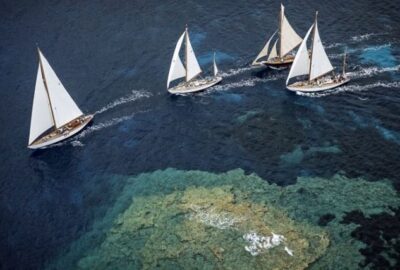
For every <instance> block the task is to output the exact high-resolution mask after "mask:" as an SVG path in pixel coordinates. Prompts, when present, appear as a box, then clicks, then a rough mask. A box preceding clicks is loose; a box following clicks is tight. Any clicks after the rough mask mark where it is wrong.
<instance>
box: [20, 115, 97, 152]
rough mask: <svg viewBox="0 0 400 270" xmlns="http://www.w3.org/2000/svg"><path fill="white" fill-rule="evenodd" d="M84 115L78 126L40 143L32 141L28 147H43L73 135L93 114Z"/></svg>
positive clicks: (85, 124)
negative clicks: (83, 119)
mask: <svg viewBox="0 0 400 270" xmlns="http://www.w3.org/2000/svg"><path fill="white" fill-rule="evenodd" d="M84 117H85V121H84V122H83V123H82V124H81V125H79V126H78V127H76V128H74V129H72V130H70V131H69V132H68V131H67V132H63V133H62V134H59V135H57V136H54V138H53V139H48V140H46V141H45V142H42V143H33V144H31V145H28V148H30V149H39V148H45V147H46V146H49V145H52V144H55V143H57V142H60V141H63V140H65V139H68V138H70V137H72V136H74V135H75V134H76V133H78V132H79V131H81V130H82V129H83V128H84V127H86V126H87V124H89V123H90V121H91V120H92V119H93V115H86V116H84Z"/></svg>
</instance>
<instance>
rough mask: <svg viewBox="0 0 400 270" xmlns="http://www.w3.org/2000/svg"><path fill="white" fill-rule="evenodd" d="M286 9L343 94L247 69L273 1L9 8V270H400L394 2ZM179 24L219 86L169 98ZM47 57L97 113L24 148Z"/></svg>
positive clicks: (1, 255)
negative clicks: (83, 124)
mask: <svg viewBox="0 0 400 270" xmlns="http://www.w3.org/2000/svg"><path fill="white" fill-rule="evenodd" d="M284 4H285V5H286V14H287V17H288V19H289V21H290V23H291V24H292V26H293V27H294V28H295V29H296V31H297V32H298V33H299V34H300V35H301V36H303V35H304V34H305V32H306V31H307V29H308V28H309V27H310V25H311V24H312V22H313V20H314V13H315V10H318V11H319V30H320V34H321V38H322V40H323V42H324V45H325V47H326V50H327V53H328V55H329V57H330V58H331V60H332V63H333V65H334V66H336V67H337V69H338V71H340V70H341V62H342V58H341V57H342V53H343V52H344V51H347V52H348V54H349V57H348V72H349V73H350V76H351V78H352V81H351V82H350V83H349V84H347V85H345V86H342V87H339V88H337V89H334V90H330V91H327V92H324V93H318V94H304V95H299V94H295V93H291V92H289V91H286V90H285V79H286V76H287V71H272V70H260V69H253V68H250V67H249V64H250V63H251V62H252V60H253V58H254V57H255V56H256V55H257V53H258V51H259V50H260V49H261V48H262V46H263V45H264V42H265V41H266V40H267V38H268V37H269V35H271V34H272V33H273V32H274V31H275V29H276V27H277V15H278V11H279V5H280V2H279V1H256V0H250V1H223V0H215V1H208V0H205V1H154V0H150V1H103V0H96V1H84V2H83V1H73V0H65V1H64V0H63V1H61V0H60V1H41V2H40V3H34V2H32V1H25V0H23V1H11V2H10V1H8V2H5V1H3V2H1V3H0V15H1V16H0V22H1V23H0V37H1V38H0V86H1V98H0V122H1V125H2V128H1V132H0V139H1V143H0V150H1V152H0V153H1V154H0V162H1V163H0V164H1V165H0V269H44V268H48V269H76V268H88V269H107V268H112V269H128V268H129V269H141V268H150V269H153V268H160V269H187V268H188V267H189V268H190V267H198V268H202V267H203V266H204V267H208V268H209V269H213V268H218V267H219V268H222V269H223V268H230V267H231V268H232V267H238V269H244V267H249V268H252V269H254V268H260V269H262V266H263V265H264V266H265V265H266V263H270V264H271V265H270V266H271V267H275V268H277V269H282V268H283V269H285V267H286V268H287V267H289V268H290V269H304V268H306V267H311V268H313V269H329V268H328V267H331V269H355V268H366V267H369V268H375V269H391V268H392V269H399V264H400V254H399V248H398V243H399V241H400V240H399V232H400V221H399V210H398V209H399V208H398V207H399V197H398V193H397V192H398V190H399V189H400V181H399V175H400V164H399V162H400V73H399V68H400V19H399V18H400V16H399V15H400V13H399V10H400V2H399V1H387V0H385V1H369V0H368V1H343V0H335V1H303V0H301V1H284ZM185 24H188V26H189V31H190V34H191V40H192V45H193V47H194V50H195V52H196V54H197V56H198V58H199V62H200V64H201V65H202V67H203V70H204V72H205V73H206V74H211V72H212V67H211V64H212V62H211V60H212V56H213V52H214V51H215V52H216V57H217V62H218V66H219V69H220V72H221V75H222V77H223V78H224V80H223V81H222V83H221V84H220V85H217V86H215V87H213V88H210V89H208V90H207V91H205V92H202V93H200V94H196V95H188V96H171V95H169V94H168V93H167V91H166V80H167V73H168V69H169V64H170V61H171V57H172V53H173V49H174V46H175V44H176V41H177V39H178V37H179V35H180V34H181V33H182V32H183V30H184V26H185ZM37 44H38V45H39V46H40V48H41V50H42V51H43V53H44V54H45V56H46V57H47V59H48V60H49V62H50V64H51V65H52V67H53V68H54V70H55V71H56V73H57V74H58V75H59V77H60V79H61V81H62V82H63V84H64V86H65V87H66V88H67V89H68V91H69V93H70V95H71V96H72V97H73V98H74V100H75V101H76V103H77V104H78V105H79V106H80V108H81V109H82V111H84V112H87V113H95V117H94V121H93V123H92V124H91V125H90V126H89V127H88V128H86V129H85V130H84V131H83V132H81V133H80V134H79V135H77V136H75V137H73V138H71V139H69V140H66V141H65V142H62V143H59V144H56V145H54V146H52V147H50V148H49V149H45V150H38V151H31V150H28V149H27V148H26V145H27V142H28V133H29V125H30V114H31V106H32V99H33V92H34V85H35V79H36V72H37V65H38V64H37V61H38V60H37V53H36V46H37ZM236 169H241V170H236ZM200 171H201V172H200ZM226 172H228V173H226ZM142 173H144V174H142ZM253 173H254V175H250V176H249V174H253ZM299 177H300V178H299ZM274 184H277V186H276V185H274ZM207 196H208V197H207ZM203 197H205V198H208V202H207V201H205V200H202V199H201V198H203ZM158 202H159V203H158ZM209 202H213V204H210V203H209ZM191 203H192V204H191ZM146 209H147V210H146ZM268 209H269V210H268ZM271 209H272V210H271ZM147 212H149V213H147ZM263 213H264V214H263ZM249 215H250V216H249ZM210 219H211V220H210ZM220 223H221V224H223V225H221V226H219V225H218V224H220ZM215 224H217V225H218V226H213V225H215ZM289 232H292V233H291V234H290V233H289ZM249 235H250V236H252V238H251V237H250V236H249ZM274 235H279V236H282V237H283V238H279V239H280V240H279V241H275V242H276V243H275V244H273V242H271V241H272V240H273V239H274ZM117 236H118V237H119V238H118V237H117ZM253 236H254V237H253ZM124 237H125V238H126V239H122V238H124ZM249 237H250V238H249ZM249 239H250V240H249ZM254 239H256V240H257V241H256V240H254ZM278 242H279V243H278ZM257 243H258V246H257ZM304 243H308V244H307V245H305V244H304ZM113 247H114V249H113ZM246 247H247V249H248V250H251V251H254V252H253V253H254V254H256V255H255V256H253V255H254V254H252V253H251V252H248V250H247V249H246ZM253 247H254V248H253ZM285 248H287V250H286V249H285ZM183 250H186V251H185V252H184V251H183ZM187 250H189V251H190V252H189V251H187ZM288 250H289V251H288ZM256 251H257V252H256ZM290 253H291V254H292V255H290ZM104 254H109V257H107V256H105V255H104ZM281 258H282V259H281ZM335 258H336V259H335ZM338 258H341V259H338Z"/></svg>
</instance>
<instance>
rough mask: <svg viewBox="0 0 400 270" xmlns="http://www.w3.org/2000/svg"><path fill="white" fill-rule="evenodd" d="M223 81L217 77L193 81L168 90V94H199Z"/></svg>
mask: <svg viewBox="0 0 400 270" xmlns="http://www.w3.org/2000/svg"><path fill="white" fill-rule="evenodd" d="M221 80H222V77H218V76H217V77H211V78H204V79H199V80H193V81H189V82H181V83H180V84H178V85H177V86H175V87H172V88H170V89H168V92H170V93H172V94H185V93H193V92H198V91H201V90H205V89H207V88H209V87H211V86H213V85H215V84H217V83H219V82H220V81H221Z"/></svg>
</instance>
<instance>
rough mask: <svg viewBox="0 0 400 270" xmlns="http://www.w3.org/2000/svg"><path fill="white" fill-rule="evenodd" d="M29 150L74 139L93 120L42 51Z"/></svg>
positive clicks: (40, 53)
mask: <svg viewBox="0 0 400 270" xmlns="http://www.w3.org/2000/svg"><path fill="white" fill-rule="evenodd" d="M38 54H39V67H38V72H37V77H36V86H35V94H34V97H33V106H32V116H31V127H30V132H29V144H28V148H31V149H37V148H43V147H45V146H48V145H51V144H54V143H56V142H59V141H62V140H65V139H66V138H69V137H71V136H72V135H74V134H76V133H77V132H79V131H80V130H82V129H83V128H84V127H85V126H86V125H87V124H88V123H89V122H90V121H91V120H92V118H93V115H90V114H89V115H84V114H83V113H82V111H81V110H80V109H79V108H78V106H77V105H76V104H75V102H74V100H73V99H72V98H71V96H70V95H69V94H68V92H67V90H66V89H65V88H64V86H63V85H62V83H61V81H60V80H59V79H58V77H57V75H56V73H55V72H54V70H53V69H52V68H51V66H50V64H49V62H48V61H47V59H46V58H45V57H44V55H43V54H42V52H41V51H40V49H39V48H38Z"/></svg>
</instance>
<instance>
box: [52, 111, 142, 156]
mask: <svg viewBox="0 0 400 270" xmlns="http://www.w3.org/2000/svg"><path fill="white" fill-rule="evenodd" d="M145 112H148V110H144V111H140V112H135V113H132V114H129V115H125V116H121V117H115V118H113V119H110V120H108V121H105V122H102V123H99V124H96V125H93V126H90V127H87V128H86V129H85V130H83V131H82V132H81V133H79V134H77V135H76V136H74V137H73V138H71V139H68V140H65V141H63V142H60V143H56V144H53V145H50V146H48V147H47V148H53V147H58V146H64V145H67V144H71V145H72V146H74V147H83V146H84V144H83V143H82V142H81V141H80V139H82V138H84V137H86V136H87V135H89V134H92V133H93V132H97V131H99V130H102V129H104V128H108V127H111V126H115V125H117V124H119V123H121V122H124V121H127V120H129V119H132V118H133V117H134V116H135V115H137V114H139V113H145Z"/></svg>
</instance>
